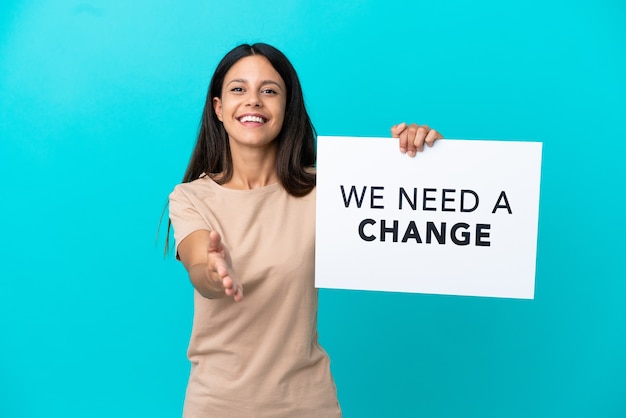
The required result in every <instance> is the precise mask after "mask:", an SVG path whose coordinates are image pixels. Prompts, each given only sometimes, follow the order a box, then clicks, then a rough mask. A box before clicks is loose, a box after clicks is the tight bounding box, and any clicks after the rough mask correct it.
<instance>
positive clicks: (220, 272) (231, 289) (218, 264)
mask: <svg viewBox="0 0 626 418" xmlns="http://www.w3.org/2000/svg"><path fill="white" fill-rule="evenodd" d="M206 275H207V277H209V278H210V280H211V281H213V282H214V283H216V284H217V283H221V285H222V286H223V287H224V293H225V294H226V296H231V297H232V298H233V299H234V300H235V302H239V301H240V300H241V299H243V286H242V285H241V283H240V282H239V280H238V279H237V277H236V276H235V275H234V274H233V269H232V261H231V259H230V254H229V253H228V249H227V248H226V247H225V246H224V245H223V244H222V237H221V236H220V234H219V232H217V231H211V233H210V234H209V245H208V247H207V266H206Z"/></svg>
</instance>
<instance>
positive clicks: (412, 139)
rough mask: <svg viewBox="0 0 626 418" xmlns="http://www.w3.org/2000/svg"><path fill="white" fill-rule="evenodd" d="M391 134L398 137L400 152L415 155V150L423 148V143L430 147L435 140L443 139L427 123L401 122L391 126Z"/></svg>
mask: <svg viewBox="0 0 626 418" xmlns="http://www.w3.org/2000/svg"><path fill="white" fill-rule="evenodd" d="M391 136H392V137H394V138H400V141H399V142H400V152H401V153H403V154H408V155H409V157H415V154H416V153H417V152H421V151H422V150H423V149H424V143H426V144H427V145H428V146H429V147H432V146H433V144H434V143H435V141H436V140H438V139H443V136H441V134H440V133H439V132H437V131H436V130H434V129H430V128H429V127H428V125H418V124H416V123H412V124H410V125H407V124H406V123H405V122H402V123H400V124H398V125H394V126H392V127H391Z"/></svg>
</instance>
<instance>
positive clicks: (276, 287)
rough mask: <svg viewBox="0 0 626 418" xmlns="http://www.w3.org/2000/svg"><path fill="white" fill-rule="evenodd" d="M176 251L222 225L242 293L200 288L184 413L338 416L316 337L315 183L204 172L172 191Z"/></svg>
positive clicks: (190, 416)
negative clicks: (240, 185)
mask: <svg viewBox="0 0 626 418" xmlns="http://www.w3.org/2000/svg"><path fill="white" fill-rule="evenodd" d="M169 210H170V219H171V221H172V225H173V227H174V238H175V240H176V248H177V249H178V244H180V242H181V241H182V240H183V239H185V237H186V236H187V235H189V234H190V233H192V232H194V231H197V230H202V229H205V230H213V229H215V230H217V231H218V232H219V233H220V234H221V236H222V242H223V243H224V245H225V246H226V247H227V248H228V249H229V251H230V254H231V257H232V263H233V270H234V272H235V274H236V275H237V277H238V278H239V279H240V280H241V282H242V284H243V288H244V298H243V300H242V301H241V302H234V301H233V299H232V298H229V297H224V298H220V299H207V298H204V297H202V296H201V295H200V294H199V293H198V292H197V291H194V303H195V309H194V321H193V329H192V335H191V341H190V343H189V352H188V356H189V360H190V361H191V363H192V366H191V375H190V378H189V384H188V387H187V394H186V398H185V408H184V417H186V418H196V417H197V418H200V417H203V418H204V417H209V416H210V417H316V418H320V417H339V416H341V412H340V409H339V405H338V402H337V395H336V389H335V384H334V382H333V378H332V376H331V373H330V361H329V358H328V355H327V354H326V352H325V351H324V350H323V349H322V348H321V347H320V346H319V344H318V341H317V290H316V289H315V287H314V273H315V263H314V258H315V190H313V191H312V192H311V193H309V194H308V195H307V196H305V197H301V198H296V197H293V196H291V195H289V194H288V193H287V192H286V191H285V189H284V188H283V187H282V186H281V185H280V184H278V183H277V184H273V185H270V186H266V187H263V188H258V189H252V190H233V189H227V188H225V187H222V186H220V185H218V184H217V183H215V182H214V181H213V180H212V179H211V178H210V177H208V176H204V177H201V178H199V179H197V180H195V181H193V182H191V183H184V184H180V185H178V186H176V188H175V189H174V191H173V192H172V193H171V195H170V207H169Z"/></svg>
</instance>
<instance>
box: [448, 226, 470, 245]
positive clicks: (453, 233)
mask: <svg viewBox="0 0 626 418" xmlns="http://www.w3.org/2000/svg"><path fill="white" fill-rule="evenodd" d="M461 228H463V229H467V228H469V225H468V224H466V223H465V222H459V223H458V224H454V225H453V226H452V230H451V231H450V238H451V239H452V242H454V243H455V244H456V245H468V244H469V241H470V233H469V232H467V231H463V232H461V236H462V237H463V239H459V238H458V237H457V235H456V231H457V230H459V229H461Z"/></svg>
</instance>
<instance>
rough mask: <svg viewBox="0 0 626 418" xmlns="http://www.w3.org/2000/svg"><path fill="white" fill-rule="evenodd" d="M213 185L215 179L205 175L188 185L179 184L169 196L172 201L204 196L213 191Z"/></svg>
mask: <svg viewBox="0 0 626 418" xmlns="http://www.w3.org/2000/svg"><path fill="white" fill-rule="evenodd" d="M212 183H213V184H214V183H215V182H214V181H213V179H211V177H209V176H207V175H204V174H203V175H202V176H201V177H199V178H197V179H195V180H193V181H190V182H188V183H180V184H177V185H176V186H175V187H174V190H172V192H171V193H170V195H169V198H170V201H171V200H172V199H180V198H182V197H187V198H189V197H191V196H197V195H200V194H204V193H206V192H207V191H208V190H211V185H212Z"/></svg>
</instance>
